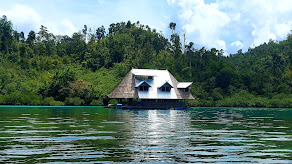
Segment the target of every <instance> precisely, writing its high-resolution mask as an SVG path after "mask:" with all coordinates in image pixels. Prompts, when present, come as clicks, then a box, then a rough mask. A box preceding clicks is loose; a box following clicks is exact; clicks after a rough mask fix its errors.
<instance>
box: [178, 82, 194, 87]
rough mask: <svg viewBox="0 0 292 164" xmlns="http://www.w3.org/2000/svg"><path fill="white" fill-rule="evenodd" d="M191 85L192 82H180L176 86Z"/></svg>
mask: <svg viewBox="0 0 292 164" xmlns="http://www.w3.org/2000/svg"><path fill="white" fill-rule="evenodd" d="M191 85H192V82H180V83H178V85H177V88H187V87H189V86H191Z"/></svg>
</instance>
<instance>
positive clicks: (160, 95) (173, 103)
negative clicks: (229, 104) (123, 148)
mask: <svg viewBox="0 0 292 164" xmlns="http://www.w3.org/2000/svg"><path fill="white" fill-rule="evenodd" d="M191 86H192V82H178V81H177V80H176V79H175V78H174V77H173V75H172V74H171V73H170V72H169V71H168V70H153V69H132V70H131V71H130V72H129V73H128V74H127V75H126V76H125V77H124V79H123V80H122V82H121V83H120V84H119V85H118V86H117V87H116V88H115V89H114V91H113V92H112V93H111V94H109V95H108V97H109V98H111V99H117V100H118V102H119V103H120V105H119V106H122V108H145V109H171V108H173V109H183V108H186V105H185V100H187V99H194V97H193V96H192V94H191V93H190V89H191ZM121 104H122V105H121Z"/></svg>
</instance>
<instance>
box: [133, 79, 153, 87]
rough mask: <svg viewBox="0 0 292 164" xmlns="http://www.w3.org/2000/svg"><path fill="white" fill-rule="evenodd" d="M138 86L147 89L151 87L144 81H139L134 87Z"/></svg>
mask: <svg viewBox="0 0 292 164" xmlns="http://www.w3.org/2000/svg"><path fill="white" fill-rule="evenodd" d="M140 86H148V87H151V85H150V84H148V83H147V82H146V81H144V80H143V81H141V82H140V83H138V84H137V85H136V86H135V87H136V88H137V87H140Z"/></svg>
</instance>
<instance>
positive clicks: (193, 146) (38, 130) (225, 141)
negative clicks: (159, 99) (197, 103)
mask: <svg viewBox="0 0 292 164" xmlns="http://www.w3.org/2000/svg"><path fill="white" fill-rule="evenodd" d="M0 125H1V126H0V163H9V162H11V163H22V162H23V163H60V162H61V163H66V162H68V163H72V162H85V163H95V162H97V161H99V162H134V163H138V162H142V163H143V162H150V163H152V162H169V163H189V162H197V163H209V162H219V163H229V162H233V163H238V162H244V163H291V162H292V110H287V109H245V108H242V109H240V108H191V109H188V110H115V109H104V108H102V107H11V106H10V107H0Z"/></svg>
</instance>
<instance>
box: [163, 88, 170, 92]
mask: <svg viewBox="0 0 292 164" xmlns="http://www.w3.org/2000/svg"><path fill="white" fill-rule="evenodd" d="M161 91H164V92H170V87H161Z"/></svg>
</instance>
